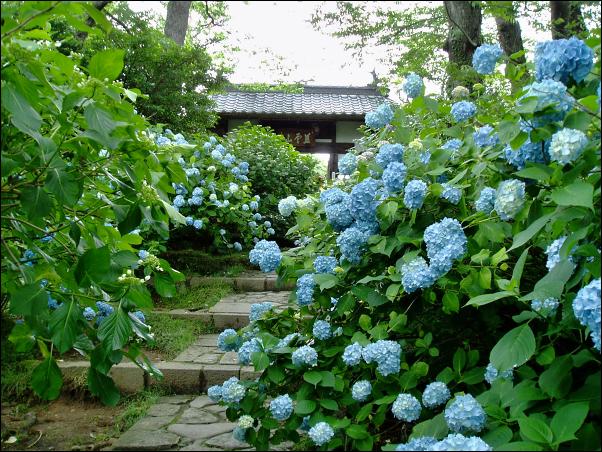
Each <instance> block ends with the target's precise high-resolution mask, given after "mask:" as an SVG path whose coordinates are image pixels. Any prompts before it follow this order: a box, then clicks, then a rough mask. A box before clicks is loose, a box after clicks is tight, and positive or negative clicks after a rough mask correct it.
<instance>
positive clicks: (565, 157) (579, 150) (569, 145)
mask: <svg viewBox="0 0 602 452" xmlns="http://www.w3.org/2000/svg"><path fill="white" fill-rule="evenodd" d="M587 142H588V140H587V136H586V135H585V134H584V133H583V132H581V131H580V130H575V129H568V128H564V129H562V130H559V131H558V132H556V133H555V134H554V135H552V141H551V143H550V150H549V152H550V158H551V159H552V160H555V161H557V162H558V163H560V164H561V165H566V164H567V163H572V162H574V161H575V160H577V159H578V158H579V157H580V156H581V154H583V151H584V150H585V148H586V147H587Z"/></svg>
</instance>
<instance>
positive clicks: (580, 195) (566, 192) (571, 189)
mask: <svg viewBox="0 0 602 452" xmlns="http://www.w3.org/2000/svg"><path fill="white" fill-rule="evenodd" d="M551 197H552V201H554V202H555V203H556V204H558V205H559V206H582V207H587V208H589V209H592V210H593V208H594V207H593V197H594V187H593V185H591V184H588V183H587V182H583V181H577V182H573V183H572V184H571V185H567V186H566V187H562V188H559V189H557V190H554V191H553V192H552V195H551Z"/></svg>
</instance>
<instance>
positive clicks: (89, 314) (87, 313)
mask: <svg viewBox="0 0 602 452" xmlns="http://www.w3.org/2000/svg"><path fill="white" fill-rule="evenodd" d="M94 317H96V311H94V309H92V308H91V307H89V306H88V307H86V308H85V309H84V318H85V319H86V320H94Z"/></svg>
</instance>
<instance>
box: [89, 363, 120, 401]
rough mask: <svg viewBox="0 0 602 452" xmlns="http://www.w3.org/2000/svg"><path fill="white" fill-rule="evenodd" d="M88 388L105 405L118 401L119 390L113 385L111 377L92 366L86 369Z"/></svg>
mask: <svg viewBox="0 0 602 452" xmlns="http://www.w3.org/2000/svg"><path fill="white" fill-rule="evenodd" d="M88 388H89V389H90V392H91V393H92V394H94V395H95V396H97V397H98V398H100V400H101V402H102V403H104V404H105V405H108V406H115V405H117V402H119V398H120V395H119V390H118V389H117V387H116V386H115V383H114V382H113V379H112V378H111V377H108V376H106V375H103V374H101V373H100V372H98V371H97V370H96V369H94V368H93V367H90V368H89V369H88Z"/></svg>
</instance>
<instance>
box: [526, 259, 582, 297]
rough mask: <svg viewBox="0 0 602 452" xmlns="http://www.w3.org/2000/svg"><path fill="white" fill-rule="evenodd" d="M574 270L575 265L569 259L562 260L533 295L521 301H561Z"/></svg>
mask: <svg viewBox="0 0 602 452" xmlns="http://www.w3.org/2000/svg"><path fill="white" fill-rule="evenodd" d="M574 269H575V265H574V264H573V263H571V262H570V261H569V260H568V259H567V260H561V261H560V262H559V263H558V264H556V265H555V266H554V268H552V270H550V271H549V272H548V273H547V274H546V275H545V276H544V277H543V278H541V279H540V280H539V281H538V282H537V283H536V284H535V287H534V288H533V291H532V292H531V293H529V294H527V295H525V296H524V297H521V298H520V300H521V301H526V300H535V299H539V300H545V299H546V298H557V299H559V298H560V297H561V295H562V292H563V291H564V285H565V284H566V282H567V281H568V280H569V278H570V277H571V275H572V274H573V270H574Z"/></svg>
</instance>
